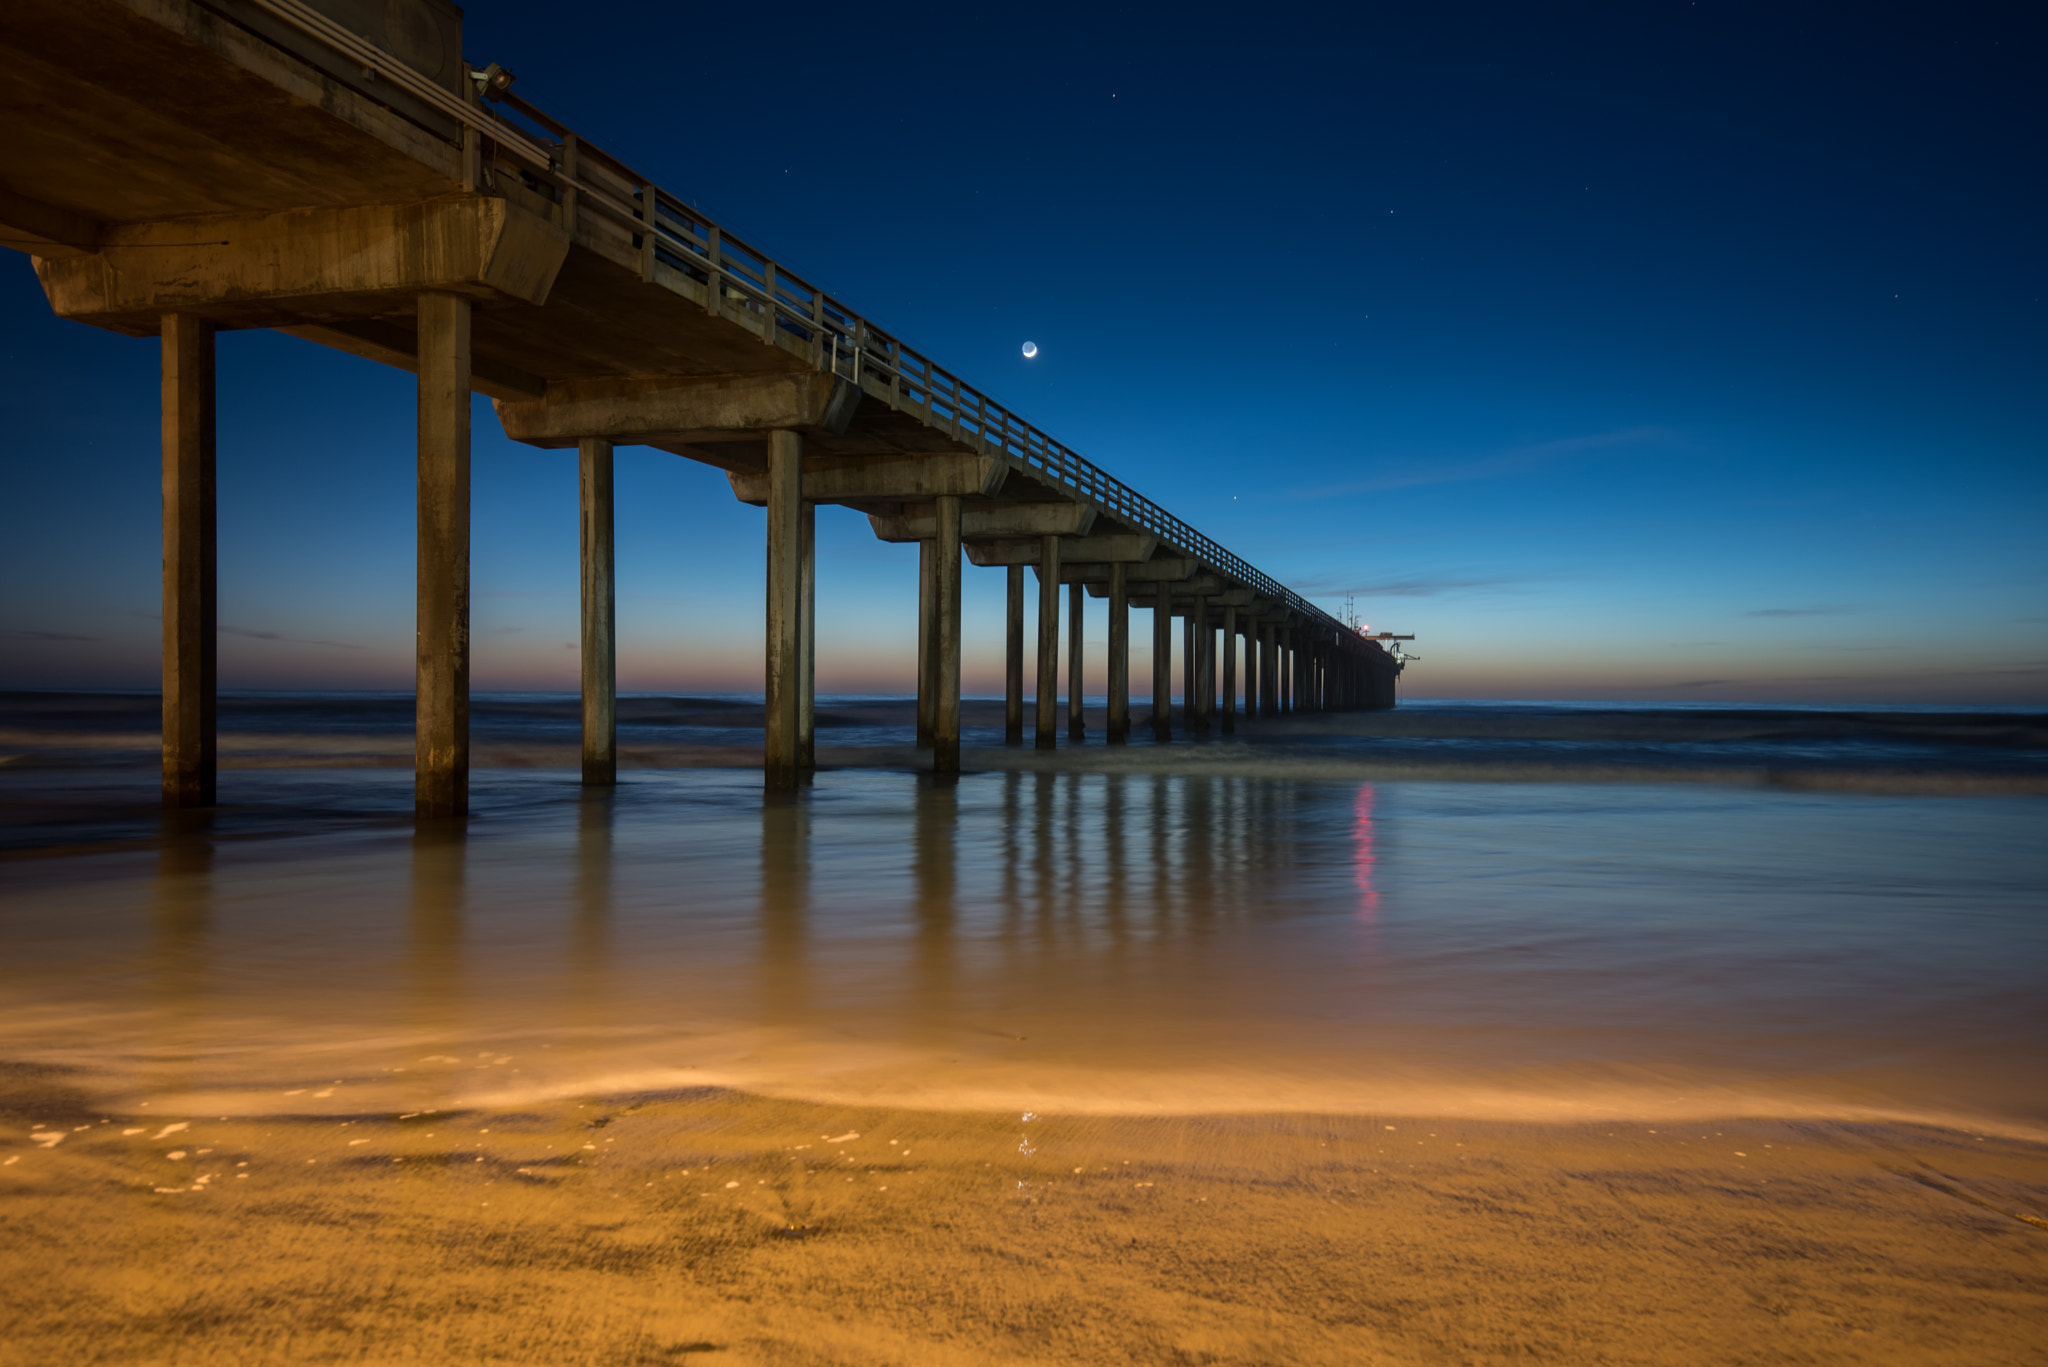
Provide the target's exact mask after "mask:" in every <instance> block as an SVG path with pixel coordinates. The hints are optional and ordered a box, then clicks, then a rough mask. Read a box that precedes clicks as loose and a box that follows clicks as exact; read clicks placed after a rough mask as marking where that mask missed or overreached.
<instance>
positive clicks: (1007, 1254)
mask: <svg viewBox="0 0 2048 1367" xmlns="http://www.w3.org/2000/svg"><path fill="white" fill-rule="evenodd" d="M5 1091H6V1099H5V1113H4V1118H0V1124H4V1127H5V1130H6V1131H7V1134H6V1139H5V1148H6V1152H7V1155H8V1157H7V1160H6V1161H7V1162H8V1164H9V1165H8V1166H6V1167H5V1168H0V1192H4V1193H5V1196H4V1201H5V1206H4V1209H5V1211H6V1221H7V1226H8V1231H9V1237H8V1244H7V1247H8V1252H7V1253H6V1255H5V1256H4V1261H5V1264H6V1268H5V1285H6V1286H7V1289H8V1290H7V1297H6V1304H7V1306H8V1307H9V1308H8V1310H7V1312H6V1319H5V1322H4V1325H0V1342H4V1343H5V1344H6V1347H5V1348H4V1349H0V1359H4V1360H6V1361H9V1362H21V1363H29V1362H38V1363H40V1362H52V1361H107V1362H117V1361H118V1362H146V1363H208V1362H221V1361H234V1362H238V1363H299V1362H309V1361H344V1362H397V1361H424V1362H461V1363H470V1362H476V1363H484V1362H505V1363H551V1364H573V1363H593V1364H596V1363H604V1364H616V1363H671V1362H679V1361H686V1360H687V1361H697V1360H699V1359H700V1358H701V1360H703V1361H706V1362H730V1363H796V1362H801V1363H847V1364H855V1363H860V1364H867V1363H886V1362H900V1363H981V1362H1015V1363H1122V1362H1148V1363H1151V1362H1157V1363H1187V1362H1214V1363H1225V1362H1228V1363H1359V1362H1387V1363H1496V1362H1498V1363H1505V1362H1526V1361H1549V1362H1570V1363H1606V1362H1616V1363H1621V1362H1627V1363H1684V1364H1699V1363H1757V1362H1810V1363H1844V1364H1850V1363H1913V1364H1925V1363H1955V1364H1984V1363H2007V1364H2025V1363H2038V1362H2043V1361H2048V1346H2044V1342H2043V1339H2042V1336H2041V1333H2040V1328H2041V1325H2042V1324H2043V1323H2044V1322H2048V1223H2044V1221H2043V1220H2042V1218H2041V1216H2042V1214H2043V1213H2048V1205H2044V1197H2048V1149H2044V1147H2043V1146H2041V1145H2039V1144H2033V1143H2028V1142H2025V1141H2019V1140H2012V1139H2003V1138H1998V1137H1995V1136H1994V1137H1984V1136H1972V1135H1970V1134H1967V1133H1958V1132H1953V1131H1941V1130H1933V1129H1926V1128H1919V1127H1904V1126H1889V1127H1887V1126H1869V1125H1848V1124H1840V1123H1806V1124H1799V1123H1784V1122H1774V1121H1768V1120H1745V1121H1730V1122H1713V1123H1706V1122H1701V1123H1698V1124H1688V1125H1682V1126H1677V1127H1672V1126H1670V1125H1660V1126H1644V1125H1641V1124H1623V1123H1620V1122H1612V1123H1603V1124H1597V1125H1562V1126H1541V1125H1518V1124H1505V1123H1497V1122H1496V1123H1485V1122H1471V1121H1442V1120H1432V1119H1429V1118H1426V1117H1412V1116H1406V1115H1400V1116H1320V1115H1288V1116H1278V1117H1258V1116H1231V1117H1211V1118H1203V1117H1162V1118H1145V1119H1138V1118H1119V1117H1106V1116H1094V1117H1060V1116H1046V1117H1039V1118H1035V1119H1030V1120H1026V1119H1025V1118H1023V1116H1022V1115H1021V1114H1010V1113H1005V1114H1001V1115H992V1114H976V1113H960V1112H950V1113H935V1112H926V1111H914V1110H901V1109H896V1110H881V1109H873V1108H860V1107H838V1106H817V1105H807V1104H804V1103H801V1102H793V1101H777V1100H771V1099H765V1098H760V1097H750V1096H746V1095H743V1094H738V1093H732V1092H724V1091H717V1090H706V1091H701V1092H695V1093H683V1094H673V1093H672V1094H668V1095H664V1096H652V1097H636V1096H615V1097H590V1098H587V1099H585V1100H583V1101H580V1102H563V1103H560V1104H558V1105H554V1106H548V1107H537V1108H522V1109H519V1110H515V1111H509V1112H508V1111H495V1112H494V1111H467V1112H438V1113H427V1114H410V1115H405V1114H401V1115H393V1114H390V1113H381V1114H370V1115H346V1116H326V1117H320V1118H309V1117H304V1116H296V1117H294V1116H276V1117H244V1118H238V1119H230V1120H217V1119H215V1118H213V1117H210V1116H201V1117H191V1116H185V1115H182V1114H181V1115H178V1116H171V1115H165V1114H156V1113H153V1112H152V1111H149V1110H142V1111H139V1112H137V1113H134V1114H124V1115H115V1116H108V1115H104V1114H97V1113H95V1112H94V1110H93V1109H91V1108H90V1107H89V1106H88V1105H86V1104H84V1099H83V1098H82V1096H81V1095H80V1094H79V1093H77V1092H75V1091H74V1090H72V1089H70V1088H69V1087H67V1085H66V1081H65V1079H64V1078H63V1077H62V1076H61V1075H59V1074H55V1073H49V1072H45V1073H42V1074H41V1075H30V1074H25V1073H24V1072H23V1071H22V1070H19V1069H16V1070H12V1071H11V1072H10V1073H9V1074H8V1075H7V1079H6V1088H5ZM30 1123H34V1124H35V1125H38V1126H40V1127H42V1128H40V1129H39V1130H37V1131H36V1133H37V1134H39V1135H41V1136H42V1142H40V1143H38V1142H35V1141H33V1140H28V1139H26V1137H25V1136H24V1133H23V1132H24V1130H25V1129H26V1128H27V1126H28V1125H29V1124H30ZM167 1130H168V1131H169V1133H166V1131H167ZM58 1135H61V1138H59V1139H55V1140H54V1141H53V1140H52V1139H51V1136H58Z"/></svg>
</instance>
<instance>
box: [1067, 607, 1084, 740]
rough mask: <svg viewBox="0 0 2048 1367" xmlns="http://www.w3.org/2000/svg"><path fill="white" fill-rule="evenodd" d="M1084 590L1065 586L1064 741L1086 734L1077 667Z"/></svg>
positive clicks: (1080, 650)
mask: <svg viewBox="0 0 2048 1367" xmlns="http://www.w3.org/2000/svg"><path fill="white" fill-rule="evenodd" d="M1087 595H1088V590H1087V588H1086V587H1085V586H1084V585H1083V584H1082V583H1081V582H1080V581H1079V580H1078V579H1077V580H1075V581H1074V582H1073V583H1071V584H1069V585H1067V739H1069V740H1079V739H1081V737H1083V736H1084V735H1086V734H1087V731H1088V728H1087V727H1086V726H1084V725H1082V722H1081V702H1082V698H1083V696H1084V695H1083V693H1082V688H1083V683H1082V673H1081V665H1082V661H1083V652H1082V649H1081V641H1082V633H1081V629H1082V625H1083V624H1084V623H1085V622H1086V621H1087V618H1086V616H1085V615H1084V613H1083V608H1084V607H1085V606H1086V604H1087V601H1088V597H1087Z"/></svg>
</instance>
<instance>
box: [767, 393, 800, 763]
mask: <svg viewBox="0 0 2048 1367" xmlns="http://www.w3.org/2000/svg"><path fill="white" fill-rule="evenodd" d="M803 460H804V452H803V438H802V437H801V436H799V435H798V434H797V433H795V432H788V431H778V432H771V433H770V434H769V437H768V476H767V480H766V481H765V482H766V483H767V484H768V486H769V487H768V498H767V504H768V612H767V618H768V620H767V628H768V629H767V633H766V634H767V657H768V658H767V662H766V668H765V671H764V673H765V676H766V683H767V688H766V693H767V728H766V736H765V748H766V762H765V770H766V781H767V786H768V787H769V788H771V789H790V788H794V787H796V786H797V779H798V766H797V715H796V714H797V706H798V701H799V689H798V685H797V670H798V667H799V664H800V662H799V660H798V658H797V637H798V634H799V632H800V631H801V630H802V626H803V616H802V614H803V603H802V600H801V594H802V589H803V569H802V563H801V561H802V556H803V507H802V504H803V481H804V466H803Z"/></svg>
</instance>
